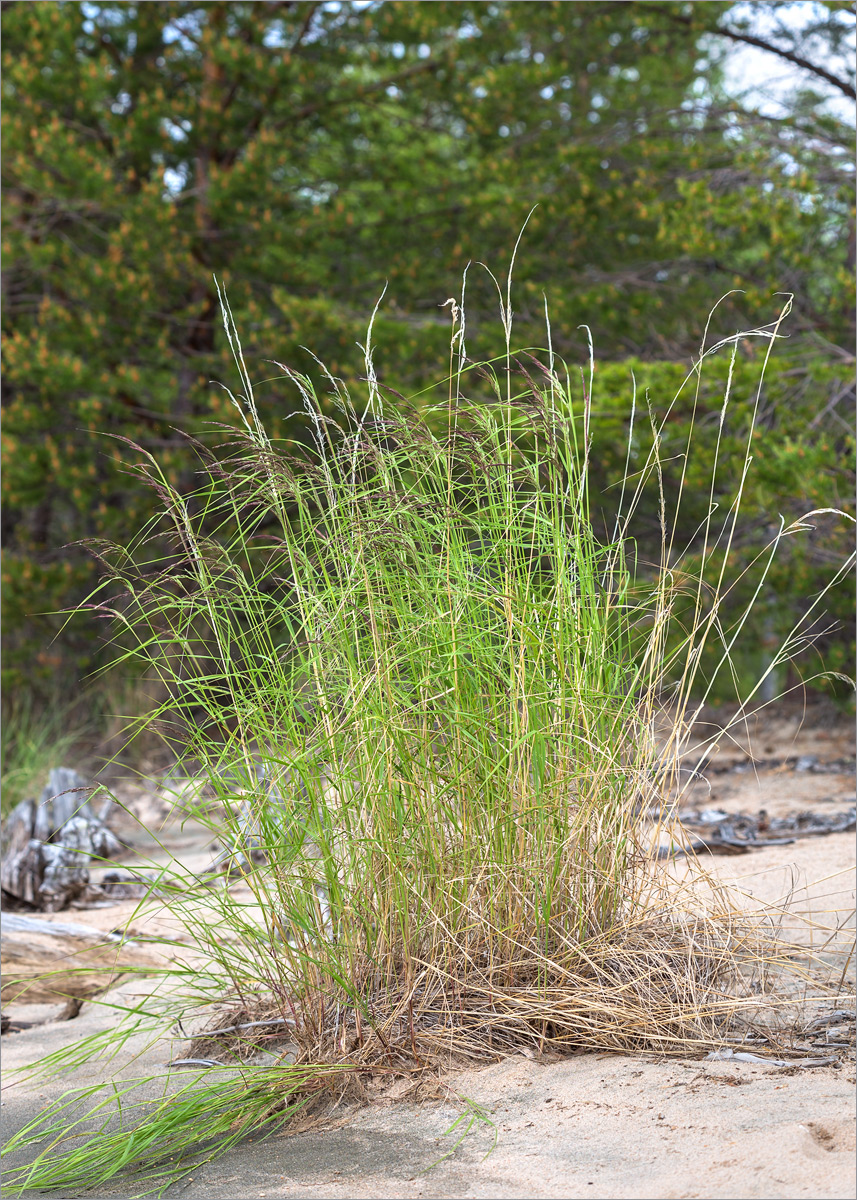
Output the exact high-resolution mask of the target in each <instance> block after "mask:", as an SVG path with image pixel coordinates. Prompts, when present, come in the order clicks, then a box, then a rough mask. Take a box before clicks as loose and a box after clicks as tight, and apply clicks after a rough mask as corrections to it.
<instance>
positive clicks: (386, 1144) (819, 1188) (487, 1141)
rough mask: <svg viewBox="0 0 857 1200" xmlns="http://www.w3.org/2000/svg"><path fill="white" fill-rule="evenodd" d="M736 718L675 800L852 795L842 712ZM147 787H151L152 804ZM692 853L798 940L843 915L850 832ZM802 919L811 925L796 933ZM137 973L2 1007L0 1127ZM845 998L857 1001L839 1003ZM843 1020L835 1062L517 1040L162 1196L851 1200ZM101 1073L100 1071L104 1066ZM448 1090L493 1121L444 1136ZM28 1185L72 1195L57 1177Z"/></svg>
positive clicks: (167, 836)
mask: <svg viewBox="0 0 857 1200" xmlns="http://www.w3.org/2000/svg"><path fill="white" fill-rule="evenodd" d="M749 733H750V734H751V740H750V741H749V742H748V740H747V736H746V734H745V735H742V736H740V737H738V738H736V739H734V740H731V741H730V742H728V743H723V744H722V746H721V749H720V751H719V753H718V754H717V756H716V757H715V758H714V759H713V760H712V762H711V763H710V764H709V766H708V767H707V768H706V774H707V782H705V783H703V782H702V781H700V782H698V783H696V784H694V786H693V789H692V791H691V792H690V794H689V795H688V797H687V807H688V808H697V809H699V808H717V809H723V810H726V811H728V812H730V813H732V812H734V813H738V812H742V813H751V814H755V813H757V812H758V811H759V810H760V809H765V810H766V811H767V812H768V814H769V816H772V817H779V816H788V815H793V814H795V813H797V812H800V811H803V810H808V809H811V810H812V811H814V812H816V813H823V814H828V815H830V814H833V813H835V812H841V811H843V810H844V809H846V808H848V807H849V805H853V804H854V799H855V796H854V790H855V779H854V726H853V721H852V720H850V719H846V718H842V717H837V716H836V714H835V713H834V712H833V710H832V709H830V708H829V707H828V706H826V705H818V706H815V707H814V708H810V709H809V710H808V711H806V712H803V710H801V709H799V708H790V707H786V706H778V707H775V708H773V709H771V710H770V715H768V716H767V717H765V718H764V719H757V721H756V722H755V723H754V726H753V728H752V729H751V730H750V731H749ZM750 745H751V746H752V752H753V758H754V759H755V767H754V764H753V762H751V760H750V756H749V754H748V746H750ZM128 786H129V791H128V797H129V799H133V798H134V796H136V798H137V802H138V803H139V804H143V802H144V801H145V798H146V791H145V789H143V788H137V790H136V792H135V791H134V789H133V788H131V785H128ZM153 788H154V785H153ZM153 797H154V790H153V791H152V792H151V794H150V799H151V800H152V803H154V802H155V801H154V799H153ZM137 836H138V837H142V836H143V835H142V834H141V833H140V832H139V831H138V834H137ZM159 837H160V841H161V844H162V846H163V847H164V851H163V852H164V853H165V854H172V855H175V856H176V857H178V858H180V859H181V860H182V861H183V862H186V863H187V865H188V866H189V867H191V868H192V869H199V870H202V869H204V867H206V866H207V865H208V864H209V863H210V862H211V859H212V850H211V838H210V834H207V833H206V832H205V831H204V830H203V829H202V827H201V826H194V825H193V823H191V822H188V823H185V824H184V825H183V826H182V825H181V824H180V823H179V822H173V823H172V824H170V823H169V822H168V823H167V824H166V825H165V826H164V828H163V829H162V830H161V833H160V835H159ZM140 848H141V850H142V849H143V845H142V842H141V846H140ZM701 860H702V861H703V862H704V865H705V866H706V868H707V869H708V870H709V871H711V872H712V873H713V874H714V875H715V876H716V877H718V878H719V879H721V880H723V881H728V882H734V883H736V884H738V885H739V886H740V888H741V889H742V890H743V891H744V892H745V893H746V894H747V895H748V896H752V897H754V898H755V899H756V900H758V901H759V902H761V903H767V904H775V903H777V902H779V901H780V900H782V899H783V898H785V897H790V898H791V906H792V911H793V912H794V914H795V918H794V920H795V928H797V925H798V923H799V921H798V918H800V919H801V920H802V921H803V924H802V929H803V931H804V933H803V936H804V937H805V938H806V937H809V936H812V938H813V939H816V938H817V937H818V933H817V928H818V927H820V926H822V925H823V926H825V927H828V928H830V927H833V926H834V925H837V924H838V925H839V926H840V927H841V928H842V929H843V930H846V929H853V925H854V904H855V883H854V866H855V842H854V836H853V834H850V833H834V834H830V835H827V836H820V837H813V838H806V839H801V840H798V841H796V842H795V843H794V844H792V845H784V846H770V847H765V848H760V849H755V850H752V851H751V852H749V853H746V854H737V855H723V856H721V855H717V856H715V855H711V856H709V855H702V856H701ZM121 865H122V867H123V868H127V867H129V866H132V865H133V864H132V863H131V862H129V861H124V862H123V863H122V864H121ZM808 916H809V917H811V918H812V921H813V922H814V923H815V927H816V931H815V932H812V933H810V932H809V931H811V930H812V928H813V926H812V925H811V924H807V923H806V918H807V917H808ZM44 919H45V920H46V921H50V920H59V921H62V920H74V921H75V922H76V923H81V924H90V925H92V926H93V927H94V928H98V929H104V930H106V929H110V930H115V929H117V928H126V927H128V928H129V929H130V931H131V932H133V933H135V934H154V933H156V932H162V933H164V932H169V933H170V934H171V935H172V936H175V935H176V934H177V933H180V931H178V930H176V929H175V927H174V922H171V920H170V917H169V913H168V911H166V910H165V909H164V908H163V907H161V908H160V909H155V908H147V909H145V910H141V909H140V907H139V905H138V903H136V902H133V901H122V902H120V903H117V904H115V905H114V906H112V907H110V908H101V909H89V910H85V911H80V912H75V913H74V914H67V913H57V914H47V915H45V917H44ZM147 986H148V985H147V984H146V983H145V982H141V981H140V980H136V981H130V982H125V983H123V984H120V985H119V987H117V988H115V989H113V990H112V991H111V992H110V993H108V995H107V996H106V997H104V998H103V1000H106V1001H107V1003H106V1004H105V1003H103V1002H93V1003H88V1004H85V1005H84V1007H83V1010H82V1012H81V1014H80V1016H79V1017H77V1019H75V1020H73V1021H58V1020H57V1019H56V1017H57V1015H58V1009H56V1008H52V1007H51V1006H47V1005H21V1004H17V1005H10V1006H6V1007H5V1008H4V1011H5V1012H6V1014H7V1015H8V1016H10V1017H11V1018H12V1019H13V1022H15V1023H16V1024H18V1025H19V1026H20V1025H21V1024H23V1023H24V1022H27V1023H28V1024H29V1027H28V1028H20V1029H19V1030H18V1031H17V1032H12V1033H9V1034H7V1035H6V1036H4V1038H3V1066H4V1075H5V1079H6V1081H7V1085H6V1087H5V1088H4V1091H3V1109H2V1112H3V1129H4V1134H5V1135H7V1136H8V1135H10V1134H11V1133H12V1132H14V1130H16V1129H18V1128H20V1127H21V1126H22V1125H23V1124H24V1123H25V1122H26V1121H27V1120H29V1119H31V1118H32V1117H33V1116H35V1115H36V1113H37V1112H38V1111H39V1110H40V1109H41V1108H42V1107H43V1105H44V1104H45V1103H46V1102H47V1101H48V1100H50V1099H52V1098H54V1097H56V1096H58V1095H59V1094H60V1093H61V1092H62V1091H64V1090H66V1089H67V1088H68V1087H70V1086H74V1085H77V1084H80V1083H84V1082H86V1083H91V1082H92V1080H93V1071H97V1070H100V1069H102V1068H99V1067H98V1066H92V1065H89V1066H87V1067H84V1068H81V1069H80V1070H78V1071H76V1072H74V1073H72V1074H69V1075H68V1076H66V1077H65V1078H64V1079H63V1080H47V1081H44V1080H42V1081H39V1082H38V1083H26V1082H15V1080H14V1078H13V1077H12V1076H11V1074H10V1073H11V1072H12V1071H13V1070H14V1068H16V1067H21V1066H26V1065H27V1064H29V1063H31V1062H33V1061H34V1060H35V1059H37V1058H39V1057H41V1056H42V1055H45V1054H47V1053H50V1052H53V1051H58V1050H61V1049H63V1048H64V1047H66V1046H68V1047H70V1046H71V1045H73V1044H74V1043H75V1042H77V1041H78V1040H79V1039H81V1038H82V1037H85V1036H88V1035H90V1034H93V1033H96V1032H98V1031H99V1030H102V1029H104V1028H106V1027H108V1026H110V1025H111V1024H113V1023H115V1022H116V1021H117V1020H118V1016H117V1012H116V1009H115V1008H113V1007H111V1005H112V1004H113V1003H114V1002H118V1003H120V1004H122V1003H127V1000H128V999H129V998H130V997H131V996H133V995H140V994H141V992H145V990H146V988H147ZM849 990H850V989H849ZM842 1007H844V1008H849V1007H850V1008H852V1009H853V1004H850V1003H849V1004H846V1003H845V1002H844V1001H843V1004H842ZM846 1024H847V1022H846ZM853 1028H854V1026H853V1019H852V1021H851V1023H850V1029H851V1037H850V1043H843V1042H842V1041H841V1034H840V1035H839V1037H840V1040H839V1041H837V1042H836V1043H835V1044H831V1045H830V1046H828V1047H826V1048H825V1047H821V1048H820V1043H818V1042H817V1043H816V1044H815V1046H814V1048H813V1050H812V1053H813V1054H814V1055H816V1056H818V1055H819V1054H823V1055H826V1056H832V1057H833V1059H834V1061H833V1062H832V1063H830V1064H829V1065H826V1066H820V1067H806V1068H804V1067H801V1066H799V1065H796V1063H790V1064H789V1065H786V1066H774V1065H771V1064H768V1063H754V1062H735V1061H709V1060H706V1059H705V1057H704V1055H699V1056H696V1057H688V1058H687V1059H670V1060H657V1059H656V1058H655V1057H654V1056H651V1055H631V1056H628V1055H618V1054H591V1053H589V1054H579V1055H574V1056H572V1057H567V1058H563V1059H558V1058H555V1057H554V1058H550V1059H548V1058H545V1059H541V1060H540V1059H538V1058H534V1059H529V1058H525V1057H523V1056H521V1055H516V1056H513V1057H511V1058H507V1059H505V1060H504V1061H501V1062H498V1063H496V1064H494V1065H492V1066H489V1067H485V1068H480V1069H478V1070H477V1069H473V1070H468V1071H465V1072H456V1073H455V1074H453V1075H450V1076H448V1077H447V1078H445V1079H444V1080H442V1081H441V1086H440V1088H439V1090H438V1095H440V1096H441V1097H445V1098H441V1099H438V1100H435V1101H430V1102H424V1103H421V1104H417V1103H411V1102H407V1101H401V1100H395V1099H394V1098H392V1097H391V1096H390V1095H389V1094H386V1095H385V1094H381V1093H379V1094H378V1096H377V1098H375V1099H374V1100H373V1101H371V1102H370V1103H369V1104H366V1105H363V1106H361V1107H358V1108H354V1109H351V1110H349V1111H346V1112H340V1113H337V1115H336V1118H335V1120H334V1121H333V1122H331V1124H330V1125H328V1126H327V1127H325V1128H324V1129H315V1130H310V1131H306V1132H296V1133H292V1134H278V1135H275V1136H273V1137H272V1138H270V1139H268V1140H265V1141H256V1140H251V1141H247V1142H244V1143H242V1144H241V1145H240V1146H238V1147H236V1148H235V1149H233V1150H231V1151H230V1152H229V1153H228V1154H226V1155H225V1156H224V1157H222V1158H220V1159H218V1160H216V1161H215V1162H213V1163H208V1164H206V1165H205V1166H203V1167H201V1168H199V1169H198V1170H197V1171H195V1172H194V1174H193V1177H192V1178H186V1179H184V1180H183V1181H181V1182H180V1183H178V1184H176V1185H175V1186H174V1188H173V1189H172V1190H171V1191H170V1192H169V1193H168V1196H170V1195H175V1196H177V1197H178V1196H180V1197H182V1200H202V1197H211V1198H212V1200H260V1198H261V1197H307V1198H309V1197H312V1198H315V1197H319V1198H321V1197H331V1198H341V1200H346V1198H352V1197H353V1198H357V1197H361V1198H362V1197H403V1198H404V1197H407V1198H410V1197H425V1198H429V1197H438V1198H440V1197H468V1198H470V1197H473V1198H476V1197H491V1198H497V1200H499V1198H502V1197H510V1198H513V1197H514V1198H521V1200H523V1198H529V1197H534V1198H535V1197H580V1196H584V1197H593V1198H595V1197H604V1198H622V1200H624V1198H627V1200H632V1198H634V1200H635V1198H638V1197H639V1198H644V1197H646V1198H649V1197H651V1198H653V1200H655V1198H657V1200H666V1198H671V1197H682V1198H684V1197H688V1198H690V1197H710V1198H712V1200H714V1198H715V1197H717V1198H719V1197H723V1198H727V1197H729V1198H734V1197H736V1196H737V1197H747V1198H751V1197H752V1198H756V1197H759V1198H770V1200H773V1198H789V1197H810V1198H812V1200H828V1198H830V1200H838V1198H840V1197H841V1198H842V1200H846V1198H850V1197H853V1195H854V1190H855V1168H854V1150H855V1134H854V1129H855V1125H854V1084H855V1067H854V1037H853ZM177 1048H178V1043H176V1044H175V1045H172V1046H171V1045H170V1043H169V1040H165V1041H162V1042H160V1043H158V1044H157V1045H155V1046H153V1047H150V1048H148V1049H145V1048H144V1046H143V1043H142V1042H139V1043H137V1044H136V1045H135V1043H134V1041H133V1040H132V1041H131V1042H129V1043H128V1044H127V1046H126V1047H125V1049H124V1050H123V1051H122V1056H121V1063H120V1066H119V1072H118V1073H119V1074H120V1075H121V1076H124V1077H131V1076H143V1075H152V1074H155V1075H157V1074H158V1072H159V1071H160V1072H162V1073H163V1074H166V1068H165V1064H166V1063H167V1061H168V1060H169V1059H170V1058H172V1057H175V1053H176V1050H177ZM762 1053H764V1051H763V1052H762ZM135 1054H136V1055H138V1057H135ZM103 1069H104V1071H105V1076H106V1074H107V1069H108V1068H107V1067H106V1066H105V1067H104V1068H103ZM461 1097H467V1098H468V1099H469V1100H470V1101H472V1102H474V1103H475V1104H477V1105H480V1106H482V1108H483V1109H484V1110H486V1113H487V1116H488V1117H489V1118H490V1121H491V1122H492V1123H493V1124H491V1125H488V1124H484V1123H483V1124H480V1125H479V1126H478V1127H476V1128H475V1129H474V1130H473V1132H471V1133H470V1134H469V1135H468V1136H467V1137H466V1138H465V1139H464V1140H463V1141H462V1142H461V1143H460V1144H459V1145H458V1147H457V1148H455V1149H454V1150H453V1146H454V1143H455V1142H456V1139H457V1138H458V1137H459V1136H460V1134H461V1132H462V1126H461V1125H459V1126H458V1128H457V1129H456V1130H455V1131H454V1132H448V1130H449V1128H450V1126H451V1125H452V1124H453V1122H455V1121H456V1119H457V1118H458V1117H460V1115H461V1113H462V1111H463V1108H462V1103H461V1099H460V1098H461ZM495 1139H496V1144H495ZM492 1147H493V1149H492ZM450 1151H452V1153H449V1152H450ZM447 1154H449V1157H446V1158H445V1159H444V1160H443V1161H442V1162H439V1163H438V1161H437V1160H439V1159H441V1157H442V1156H444V1155H447ZM16 1157H17V1158H18V1160H19V1161H20V1160H21V1156H16ZM433 1164H437V1165H433ZM137 1190H139V1189H135V1188H134V1186H133V1183H129V1181H128V1180H124V1181H122V1182H117V1183H112V1184H110V1185H103V1186H101V1187H98V1188H96V1189H94V1190H91V1191H87V1192H86V1193H79V1194H81V1195H83V1194H85V1195H86V1196H87V1197H91V1198H92V1200H98V1198H99V1197H104V1198H105V1200H106V1198H107V1197H110V1198H111V1200H116V1198H117V1197H125V1196H130V1195H131V1194H133V1193H134V1192H135V1191H137ZM40 1195H42V1196H43V1197H46V1198H52V1200H60V1198H62V1200H72V1197H71V1194H70V1193H69V1192H67V1191H50V1192H41V1193H40Z"/></svg>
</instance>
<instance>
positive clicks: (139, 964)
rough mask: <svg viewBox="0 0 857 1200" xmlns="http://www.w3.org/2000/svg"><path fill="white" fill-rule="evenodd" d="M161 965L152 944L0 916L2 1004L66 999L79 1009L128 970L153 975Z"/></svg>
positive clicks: (66, 925)
mask: <svg viewBox="0 0 857 1200" xmlns="http://www.w3.org/2000/svg"><path fill="white" fill-rule="evenodd" d="M165 965H166V964H165V960H164V959H163V958H162V957H160V956H159V955H158V954H157V953H156V952H155V951H154V950H152V949H151V948H149V947H147V946H145V945H141V944H140V943H139V942H133V941H128V940H127V939H126V940H123V939H122V938H121V937H119V936H117V935H116V934H113V933H102V932H100V931H99V930H97V929H91V928H90V927H89V926H87V925H76V924H72V923H71V922H66V921H45V920H43V919H41V918H39V917H30V916H24V915H23V914H21V913H3V915H2V917H0V999H2V1000H3V1002H4V1003H6V1004H10V1003H12V1002H13V1001H14V1002H16V1003H18V1004H46V1003H56V1002H57V1001H59V1000H67V1001H78V1002H79V1003H78V1004H77V1007H78V1008H79V1007H80V1003H82V1002H83V1001H84V1000H91V999H92V998H93V996H97V995H99V994H100V993H101V992H105V991H107V989H108V988H110V987H113V986H114V984H116V983H118V982H119V980H120V978H121V977H122V976H123V975H124V974H127V973H128V972H129V971H134V972H138V973H139V972H141V973H143V974H155V973H157V972H158V971H160V970H163V969H164V967H165ZM69 1015H71V1013H70V1014H69ZM74 1015H76V1013H75V1014H74Z"/></svg>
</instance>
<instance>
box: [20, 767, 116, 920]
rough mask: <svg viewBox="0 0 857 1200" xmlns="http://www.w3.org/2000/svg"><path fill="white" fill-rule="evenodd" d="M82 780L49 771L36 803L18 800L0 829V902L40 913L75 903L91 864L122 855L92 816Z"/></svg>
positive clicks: (83, 891) (97, 818)
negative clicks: (8, 902) (2, 900)
mask: <svg viewBox="0 0 857 1200" xmlns="http://www.w3.org/2000/svg"><path fill="white" fill-rule="evenodd" d="M89 791H90V788H89V785H88V784H87V782H86V780H85V779H84V778H83V777H82V776H80V775H78V774H77V772H76V771H70V770H68V769H67V768H66V767H56V768H54V770H52V771H51V773H50V777H49V780H48V784H47V786H46V787H45V788H44V790H43V791H42V795H41V798H40V799H39V801H38V803H37V802H36V801H35V800H22V801H21V803H20V804H18V805H17V806H16V807H15V808H14V809H13V810H12V812H11V813H10V814H9V816H8V818H7V819H6V820H5V821H4V822H3V826H2V861H0V884H2V888H3V894H4V899H5V900H9V899H10V898H11V900H12V902H13V903H14V902H17V903H19V904H22V905H23V906H25V907H27V908H31V909H36V910H39V909H41V910H43V911H46V912H57V911H58V910H59V909H62V908H66V907H68V905H69V904H71V903H73V902H75V901H79V900H81V898H82V897H84V896H85V895H86V893H87V889H88V888H89V864H90V860H91V859H92V858H101V859H103V858H109V857H111V856H113V855H115V854H118V853H119V852H121V850H122V844H121V842H120V841H119V839H118V838H117V837H116V836H115V835H114V834H113V833H112V832H111V831H110V830H109V829H108V828H107V826H106V825H105V823H104V820H103V817H104V816H105V815H106V808H107V806H108V805H109V801H108V802H107V805H105V807H104V808H103V809H102V812H101V814H100V815H99V816H95V814H94V813H93V811H92V808H91V806H90V804H89V801H88V799H87V796H88V794H89Z"/></svg>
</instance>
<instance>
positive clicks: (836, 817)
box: [681, 807, 857, 854]
mask: <svg viewBox="0 0 857 1200" xmlns="http://www.w3.org/2000/svg"><path fill="white" fill-rule="evenodd" d="M681 823H682V826H683V828H684V829H686V830H687V831H689V832H690V833H691V834H692V835H693V837H694V840H693V841H692V842H691V849H693V850H695V851H702V850H707V851H709V852H710V853H712V854H746V853H747V852H748V851H750V850H760V849H762V848H763V847H764V846H789V845H791V843H792V842H795V841H797V839H798V838H807V837H824V836H825V835H826V834H829V833H850V832H852V831H853V830H854V828H855V824H857V812H855V809H854V808H853V807H852V808H849V809H848V810H847V811H845V812H839V813H832V814H830V815H828V814H826V813H814V812H799V813H794V814H793V815H791V816H788V817H770V816H768V814H767V812H765V810H764V809H762V810H761V812H759V813H757V814H756V815H755V816H754V815H752V814H750V813H727V812H724V811H723V810H722V809H716V808H715V809H705V810H704V811H702V812H685V813H682V816H681Z"/></svg>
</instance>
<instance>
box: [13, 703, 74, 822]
mask: <svg viewBox="0 0 857 1200" xmlns="http://www.w3.org/2000/svg"><path fill="white" fill-rule="evenodd" d="M90 732H91V727H90V723H89V722H88V721H87V720H86V719H84V718H82V717H81V716H80V714H79V712H76V711H75V710H74V708H72V707H63V706H61V705H57V706H54V707H52V708H47V707H43V706H41V705H39V704H38V703H37V702H36V701H35V700H34V699H33V697H32V696H31V695H29V694H28V693H24V694H22V696H21V697H20V698H18V699H16V700H11V701H10V702H9V703H8V705H7V707H6V711H5V713H4V715H3V721H2V722H0V756H2V772H1V773H0V795H2V815H3V816H4V817H5V816H6V815H7V813H9V812H10V811H11V810H12V809H13V808H14V807H15V805H16V804H18V803H19V802H20V801H21V800H26V799H29V798H33V799H35V798H37V797H38V796H39V793H40V792H41V790H42V788H43V787H44V786H45V784H46V783H47V782H48V775H49V773H50V771H51V770H52V768H54V767H61V766H68V765H69V760H70V759H71V758H73V757H75V755H76V753H79V750H80V747H81V745H82V744H85V742H86V740H87V738H88V736H89V734H90Z"/></svg>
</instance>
